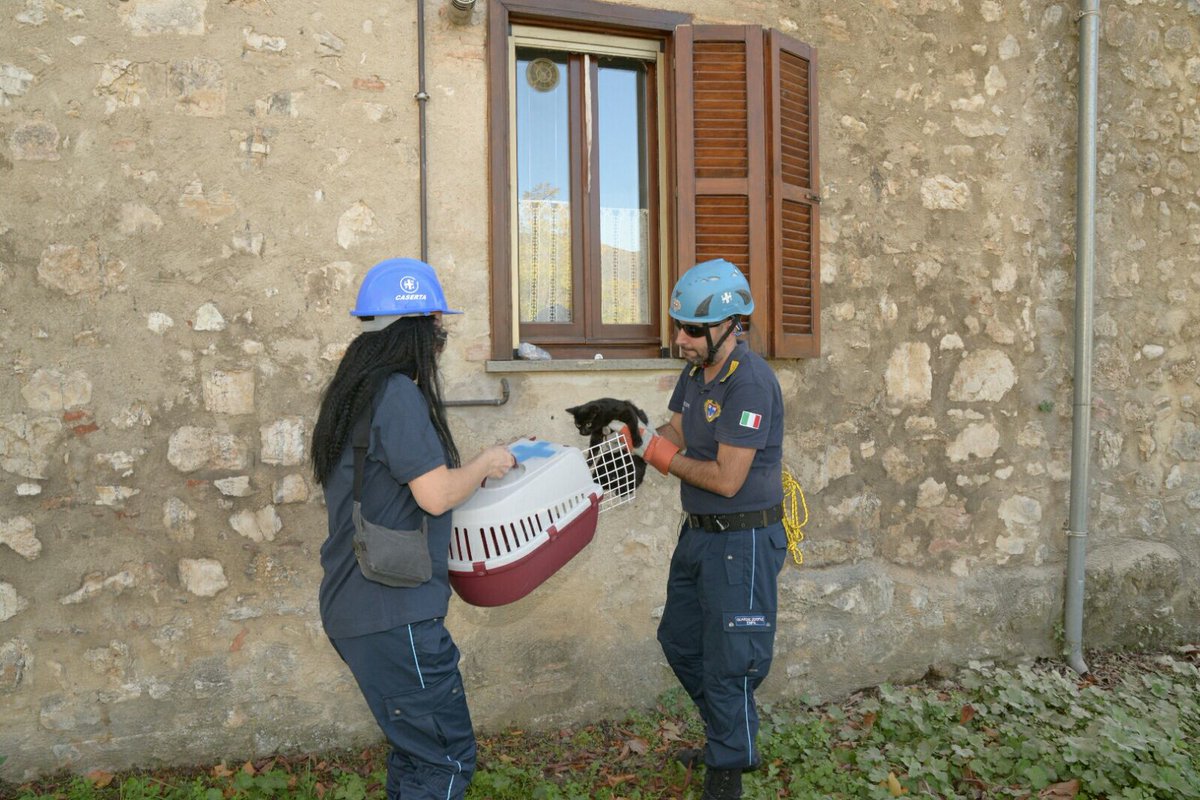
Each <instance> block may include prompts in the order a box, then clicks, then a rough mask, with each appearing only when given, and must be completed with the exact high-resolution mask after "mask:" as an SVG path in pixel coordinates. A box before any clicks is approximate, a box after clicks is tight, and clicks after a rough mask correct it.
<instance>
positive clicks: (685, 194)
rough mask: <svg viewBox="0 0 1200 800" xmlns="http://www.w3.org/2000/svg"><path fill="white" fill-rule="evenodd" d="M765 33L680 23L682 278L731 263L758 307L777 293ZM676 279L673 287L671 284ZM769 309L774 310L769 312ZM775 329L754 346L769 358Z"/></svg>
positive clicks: (755, 330)
mask: <svg viewBox="0 0 1200 800" xmlns="http://www.w3.org/2000/svg"><path fill="white" fill-rule="evenodd" d="M762 49H763V37H762V29H761V28H759V27H758V26H755V25H700V26H691V25H681V26H680V27H679V28H677V29H676V37H675V101H676V106H675V114H676V116H675V132H676V136H675V147H676V153H675V155H676V175H677V181H678V183H677V196H676V212H677V214H678V218H677V224H676V233H677V237H678V238H677V242H676V251H675V252H676V263H675V275H674V276H673V277H674V279H676V280H677V279H678V278H679V275H680V274H682V273H683V272H686V271H687V270H688V269H689V268H690V267H692V266H693V265H694V264H697V263H699V262H701V261H708V260H709V259H713V258H724V259H727V260H729V261H731V262H733V263H734V264H736V265H737V266H738V268H739V269H741V270H742V272H744V273H746V277H747V279H748V280H749V282H750V290H751V292H752V293H753V294H754V298H755V303H756V311H755V314H754V316H753V317H752V318H751V320H752V322H758V321H759V320H767V319H769V317H768V316H760V315H759V312H758V310H757V303H759V302H760V298H766V297H767V296H768V295H769V293H770V280H771V278H770V267H769V264H768V254H767V248H768V244H769V239H768V228H767V223H768V217H767V215H768V207H767V171H766V157H765V155H766V154H765V150H766V147H765V145H766V142H765V138H764V133H765V129H764V127H763V126H764V120H765V107H764V98H763V93H762V85H763V74H762V70H763V50H762ZM673 283H674V281H672V284H673ZM767 308H769V305H768V306H767ZM769 337H770V326H769V325H765V324H754V325H752V326H751V328H750V346H751V347H753V348H754V349H755V350H756V351H757V352H759V353H763V354H769V353H770V347H771V343H770V340H769Z"/></svg>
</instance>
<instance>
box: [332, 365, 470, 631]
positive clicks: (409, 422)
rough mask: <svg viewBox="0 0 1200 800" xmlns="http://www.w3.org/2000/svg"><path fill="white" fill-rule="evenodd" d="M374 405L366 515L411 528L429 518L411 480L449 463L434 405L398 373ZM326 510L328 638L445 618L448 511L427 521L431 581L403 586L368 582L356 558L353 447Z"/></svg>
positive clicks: (382, 522)
mask: <svg viewBox="0 0 1200 800" xmlns="http://www.w3.org/2000/svg"><path fill="white" fill-rule="evenodd" d="M376 401H377V402H376V404H375V413H374V416H373V417H372V420H371V436H370V440H369V442H370V446H369V448H368V450H367V459H366V464H365V466H364V469H363V493H362V513H363V518H364V519H368V520H370V521H371V522H374V523H375V524H377V525H383V526H385V527H388V528H393V529H398V530H399V529H403V530H413V529H416V528H419V527H420V526H421V518H422V517H423V516H428V515H426V514H425V512H424V511H422V510H421V508H420V506H418V505H417V501H416V499H414V498H413V495H412V490H410V489H409V487H408V482H409V481H411V480H412V479H413V478H417V477H420V476H421V475H424V474H425V473H426V472H429V471H430V470H432V469H436V468H437V467H440V466H442V465H444V464H445V463H446V454H445V451H444V450H443V449H442V443H441V440H439V439H438V437H437V432H436V431H435V430H434V428H433V423H431V422H430V421H429V406H428V404H426V402H425V398H424V396H423V395H422V394H421V391H420V390H419V389H418V388H417V386H416V384H414V383H413V382H412V380H410V379H409V378H408V377H407V376H405V375H401V374H399V373H397V374H395V375H392V376H391V377H390V378H389V379H388V380H387V382H386V383H385V384H384V387H383V389H382V391H381V392H380V393H379V395H377V396H376ZM325 505H326V507H327V511H328V515H329V538H328V539H326V540H325V543H324V544H323V545H321V566H322V567H323V568H324V570H325V577H324V578H323V579H322V580H321V592H320V606H321V621H322V623H324V626H325V633H326V634H328V635H329V637H330V638H333V639H337V638H342V637H348V636H363V635H365V634H368V633H378V632H379V631H385V630H389V629H391V628H394V627H396V626H398V625H404V624H407V623H409V622H419V621H421V620H425V619H433V618H434V617H444V616H445V615H446V609H447V607H448V605H449V603H450V579H449V573H448V571H447V566H446V559H447V556H448V554H449V548H450V512H448V511H447V512H446V513H445V514H442V515H441V516H437V517H428V520H429V555H430V558H431V559H432V561H433V577H432V578H430V579H429V580H428V581H427V582H426V583H423V584H422V585H420V586H417V587H414V588H411V589H404V588H396V587H391V586H384V585H383V584H381V583H375V582H373V581H369V580H367V579H366V578H364V577H363V576H362V572H361V571H360V570H359V568H358V562H357V561H356V560H355V558H354V547H353V540H354V522H353V519H352V518H351V511H352V509H353V505H354V447H353V446H352V444H351V443H350V442H349V441H347V442H346V445H345V449H343V450H342V457H341V461H339V462H338V465H337V467H336V468H335V469H334V471H333V472H332V474H330V476H329V479H328V480H327V481H326V483H325Z"/></svg>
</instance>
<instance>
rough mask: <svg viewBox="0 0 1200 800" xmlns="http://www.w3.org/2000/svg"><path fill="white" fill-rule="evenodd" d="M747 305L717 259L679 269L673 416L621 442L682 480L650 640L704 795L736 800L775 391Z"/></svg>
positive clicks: (777, 550) (744, 766)
mask: <svg viewBox="0 0 1200 800" xmlns="http://www.w3.org/2000/svg"><path fill="white" fill-rule="evenodd" d="M753 310H754V299H753V298H752V297H751V295H750V286H749V284H747V282H746V278H745V276H743V274H742V272H741V270H739V269H738V268H737V267H736V266H734V265H733V264H731V263H730V262H728V261H726V260H724V259H716V260H714V261H706V262H704V263H701V264H697V265H696V266H694V267H692V268H691V269H690V270H688V271H687V272H686V273H685V274H684V275H683V277H682V278H680V279H679V282H678V283H677V284H676V285H675V289H674V291H672V293H671V305H670V310H669V313H670V315H671V318H672V319H673V320H674V324H675V328H676V334H675V345H676V346H677V347H678V348H679V352H680V353H681V354H682V355H683V357H684V358H685V359H686V360H687V362H688V363H687V365H686V366H685V367H684V368H683V371H682V372H681V373H680V376H679V380H678V382H677V383H676V385H675V391H674V393H673V394H672V395H671V399H670V401H669V403H668V408H669V409H670V411H671V419H670V421H669V422H667V423H666V424H665V425H662V426H661V427H659V428H658V429H657V430H652V429H650V428H648V427H647V426H641V428H640V433H641V436H642V444H641V446H639V447H636V448H631V449H633V451H634V452H635V453H637V454H638V455H641V456H642V457H643V458H645V459H646V461H647V463H649V464H650V465H652V466H653V467H655V468H656V469H658V470H659V471H660V472H662V473H663V474H664V475H667V474H670V475H675V476H676V477H678V478H679V480H680V500H681V502H682V505H683V510H684V512H685V518H684V520H683V524H682V529H681V530H680V534H679V541H678V543H677V544H676V546H675V552H674V554H673V555H672V557H671V567H670V572H669V575H668V578H667V602H666V606H665V608H664V610H663V617H662V622H661V623H660V625H659V627H658V641H659V643H660V644H661V645H662V649H663V653H664V655H665V656H666V658H667V662H668V663H669V664H670V665H671V669H672V670H674V672H675V676H676V677H677V678H678V679H679V682H680V683H681V684H682V685H683V687H684V689H685V690H687V693H688V694H689V695H691V697H692V700H694V701H695V703H696V706H697V708H699V710H700V716H701V717H702V718H703V720H704V724H705V734H706V738H707V741H706V743H705V746H704V750H703V751H702V752H698V751H695V750H685V751H683V752H682V753H680V754H679V756H678V757H679V759H680V760H681V761H683V762H684V763H686V764H688V765H689V766H690V765H694V764H697V763H698V762H699V761H700V759H701V757H702V758H703V763H704V764H705V765H706V767H707V770H706V774H705V780H704V795H703V800H737V798H740V797H741V796H742V772H745V771H749V770H753V769H755V768H756V767H757V766H758V765H759V762H760V758H759V755H758V750H757V746H756V742H755V738H756V735H757V733H758V712H757V710H756V708H755V704H754V690H755V689H756V688H757V687H758V685H759V684H760V683H762V681H763V679H764V678H766V676H767V672H768V670H769V669H770V667H771V659H772V654H773V652H774V644H775V612H776V607H777V605H778V594H777V579H778V575H779V572H780V570H781V569H782V568H783V562H784V555H785V553H786V552H787V535H786V534H785V532H784V529H783V524H782V522H781V519H782V508H781V506H782V501H783V482H782V473H781V470H782V445H783V396H782V393H781V391H780V389H779V381H778V379H777V378H776V377H775V373H774V372H772V370H771V368H770V367H769V366H768V365H767V363H766V361H764V360H763V359H762V358H761V357H760V356H759V355H758V354H756V353H754V352H752V351H751V350H750V349H749V348H748V347H747V346H746V343H745V342H743V341H740V340H739V338H738V336H739V335H740V334H741V332H742V328H741V318H742V317H744V316H748V315H749V314H750V313H751V312H752V311H753Z"/></svg>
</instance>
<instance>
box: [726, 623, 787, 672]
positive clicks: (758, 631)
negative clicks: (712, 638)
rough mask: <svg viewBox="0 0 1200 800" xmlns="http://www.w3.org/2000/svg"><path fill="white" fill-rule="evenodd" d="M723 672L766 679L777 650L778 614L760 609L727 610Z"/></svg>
mask: <svg viewBox="0 0 1200 800" xmlns="http://www.w3.org/2000/svg"><path fill="white" fill-rule="evenodd" d="M722 619H723V624H722V628H723V630H724V632H725V637H724V647H723V653H724V658H723V661H724V662H725V663H724V664H723V665H722V667H723V670H722V671H723V673H724V674H725V675H727V676H741V675H745V676H748V677H751V678H754V677H758V678H764V677H766V675H767V672H768V671H769V670H770V669H771V661H772V658H773V656H774V651H775V615H774V614H766V613H763V612H761V611H735V612H726V613H725V614H724V615H723V617H722Z"/></svg>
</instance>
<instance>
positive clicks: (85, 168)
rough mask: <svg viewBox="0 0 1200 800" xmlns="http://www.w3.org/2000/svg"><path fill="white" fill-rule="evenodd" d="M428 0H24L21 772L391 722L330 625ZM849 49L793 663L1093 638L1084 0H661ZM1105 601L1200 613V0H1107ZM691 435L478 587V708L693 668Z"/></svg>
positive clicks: (615, 695)
mask: <svg viewBox="0 0 1200 800" xmlns="http://www.w3.org/2000/svg"><path fill="white" fill-rule="evenodd" d="M414 5H415V4H412V3H409V2H401V3H390V4H380V3H368V2H361V1H360V0H344V2H340V3H337V4H332V3H325V4H320V3H313V2H307V3H271V2H267V0H228V1H227V2H220V3H217V2H209V0H122V1H121V2H115V1H110V2H103V3H97V2H85V1H84V0H78V2H75V3H70V2H67V3H60V2H57V0H15V1H14V2H10V3H7V4H5V7H4V9H3V11H2V12H0V351H2V352H3V356H4V360H5V362H6V363H7V364H9V365H10V367H9V372H8V374H9V375H10V379H9V380H7V381H5V382H4V383H3V384H2V385H0V493H2V495H3V497H4V498H5V499H4V501H3V503H2V504H0V718H2V719H3V720H4V724H3V725H2V726H0V756H6V757H7V759H8V760H7V762H6V763H5V764H4V766H3V767H2V768H0V777H6V778H10V779H20V778H23V777H28V776H31V775H33V774H36V773H38V772H43V771H47V770H52V769H56V768H69V769H74V770H86V769H91V768H99V767H107V768H112V767H122V766H128V765H133V764H138V765H148V764H153V763H156V762H194V761H200V760H204V759H209V758H220V757H242V756H247V755H249V754H252V753H264V752H270V751H273V750H277V749H285V750H290V749H299V748H321V747H330V746H344V745H350V744H354V743H359V742H363V741H368V740H373V739H374V738H375V737H376V735H377V734H376V731H375V728H374V725H373V723H372V722H371V720H370V719H369V717H368V715H367V713H366V710H365V707H364V706H363V704H362V701H361V700H360V699H359V696H358V693H357V690H356V689H355V687H354V684H353V681H352V679H351V678H350V676H349V673H348V672H347V671H346V670H345V668H344V667H343V666H342V665H341V663H340V662H339V660H338V659H337V657H336V655H335V654H334V653H333V652H332V650H331V649H330V648H329V646H328V644H327V643H326V641H325V639H324V636H323V634H322V632H321V630H320V623H319V620H318V617H317V611H316V602H315V600H316V587H317V584H318V581H319V575H320V569H319V566H318V563H317V551H318V548H319V546H320V544H321V541H322V539H323V536H324V510H323V506H322V504H321V499H320V492H319V488H317V487H316V486H314V484H313V482H312V480H311V476H310V474H309V470H308V468H307V465H306V463H305V451H306V447H307V444H308V431H309V430H310V428H311V425H312V422H313V418H314V412H315V409H316V406H317V403H318V397H319V392H320V389H321V387H322V386H323V385H324V382H325V381H326V380H327V379H328V377H329V376H330V375H331V373H332V369H333V367H334V365H335V364H336V362H337V359H338V358H339V356H340V353H341V352H342V349H343V348H344V347H345V345H346V343H347V342H348V341H349V340H350V339H351V338H352V337H353V335H354V332H355V331H354V326H353V325H352V324H351V321H350V319H349V318H348V317H347V315H346V311H347V309H348V308H350V307H351V306H352V304H353V298H354V291H355V288H356V285H357V281H358V280H359V278H360V277H361V276H362V274H363V273H364V272H365V270H366V269H367V268H368V267H369V266H370V265H371V264H372V263H374V262H375V261H378V260H379V259H381V258H384V257H388V256H393V255H413V254H416V253H417V252H418V248H419V241H418V204H417V196H418V149H417V147H418V146H417V109H416V103H415V102H414V100H413V95H414V94H415V92H416V89H417V77H416V76H417V61H416V46H415V42H416V19H415V12H414V8H413V6H414ZM447 5H448V3H446V2H443V0H428V3H427V25H426V27H427V37H428V42H427V63H428V76H429V77H428V90H429V92H430V95H431V98H432V99H431V100H430V102H429V113H428V115H429V126H430V134H431V135H430V153H429V174H430V186H431V195H430V197H431V202H430V230H431V241H430V260H431V261H432V262H433V263H434V264H435V265H436V266H437V267H438V269H439V270H440V271H441V273H442V274H443V276H444V277H445V279H446V280H445V282H446V284H447V287H448V293H449V294H450V295H451V301H452V302H453V303H454V304H455V305H457V306H459V307H463V308H465V309H466V310H467V312H468V313H467V314H466V315H464V317H462V318H460V319H456V320H455V321H454V323H453V337H452V339H451V343H450V346H449V348H448V350H447V352H446V355H445V358H444V371H445V375H446V380H447V385H448V394H449V395H450V396H451V397H452V398H455V399H467V398H478V397H485V398H486V397H497V396H498V395H499V388H498V376H497V375H496V374H494V373H487V372H485V365H484V362H485V360H486V358H487V355H488V353H489V341H488V309H487V304H486V303H487V300H486V297H487V291H486V289H485V287H486V285H487V264H488V260H487V232H486V221H487V216H488V207H487V194H486V185H487V171H486V158H487V148H488V140H487V135H486V128H485V124H486V121H485V119H484V116H483V114H482V113H481V112H480V109H482V108H484V107H485V97H486V84H487V82H486V67H485V62H484V48H485V39H484V35H485V25H484V15H485V13H486V12H485V9H484V8H483V7H482V6H483V5H484V4H483V3H482V2H481V3H480V6H481V7H480V8H479V9H477V10H476V11H475V13H474V16H473V18H472V19H471V20H470V21H469V23H467V24H457V23H455V22H454V21H453V20H451V19H450V18H449V17H448V15H447V8H446V7H447ZM658 7H660V8H666V9H672V10H681V11H692V12H694V13H695V14H696V18H697V21H701V22H746V23H756V24H762V25H765V26H770V27H774V28H777V29H780V30H783V31H785V32H787V33H789V34H792V35H793V36H795V37H797V38H799V39H801V40H803V41H806V42H808V43H810V44H812V45H814V46H816V47H817V48H818V50H819V54H820V90H821V97H820V102H821V105H820V124H821V139H820V140H821V178H822V194H823V197H824V203H823V206H822V215H823V227H822V255H823V262H822V263H823V283H824V286H823V294H822V297H823V309H822V324H823V329H824V331H823V345H824V346H823V354H822V357H821V358H820V359H818V360H812V361H804V362H778V363H776V364H775V365H774V366H775V367H776V369H777V371H778V373H779V376H780V380H781V382H782V384H783V387H784V392H785V396H786V398H787V417H788V435H787V439H786V447H787V459H788V461H789V463H790V464H791V465H792V467H793V469H794V470H795V471H796V473H797V475H798V476H799V477H800V479H801V481H802V483H803V485H804V488H805V490H806V492H807V499H808V505H809V508H810V510H811V521H810V522H809V524H808V525H807V527H806V529H805V530H806V533H807V543H806V551H805V553H806V556H805V563H804V566H803V567H799V568H797V567H794V566H789V567H788V568H787V570H786V571H785V573H784V575H783V578H782V588H781V595H782V597H781V602H782V614H781V625H780V634H779V641H778V653H777V658H776V663H775V667H774V671H773V673H772V675H771V677H770V679H769V680H768V683H767V685H766V687H765V692H766V693H767V695H768V696H782V695H794V694H799V693H806V694H808V695H811V696H814V697H818V698H820V697H825V698H832V697H836V696H838V695H840V694H844V693H846V692H849V691H852V690H854V689H856V688H859V687H861V686H865V685H871V684H874V683H877V682H879V681H883V680H892V681H903V680H908V679H914V678H918V677H920V676H921V675H923V674H924V673H926V671H927V670H929V669H930V668H931V667H932V668H935V669H939V670H948V669H952V668H953V667H954V666H955V665H959V664H964V663H966V662H968V661H970V660H973V659H997V660H1013V659H1019V658H1023V657H1030V656H1053V655H1055V654H1056V653H1057V652H1058V651H1059V648H1060V646H1061V633H1060V631H1061V624H1060V620H1061V618H1062V597H1063V584H1064V580H1063V573H1064V555H1065V535H1064V526H1065V521H1066V515H1067V502H1068V491H1069V486H1068V478H1069V460H1070V458H1069V453H1070V445H1071V442H1070V436H1071V412H1072V409H1071V403H1072V396H1071V387H1072V376H1071V358H1072V352H1071V351H1072V325H1073V313H1074V309H1073V305H1074V302H1073V297H1074V259H1073V253H1072V250H1073V245H1074V230H1073V229H1074V181H1075V176H1074V158H1075V155H1074V136H1075V110H1074V109H1075V105H1076V103H1075V92H1076V89H1075V79H1076V73H1077V52H1076V24H1075V13H1076V11H1075V8H1074V6H1072V5H1070V4H1064V3H1049V2H1029V1H1028V0H1026V1H1024V2H1011V3H1008V2H1004V3H1002V2H998V0H883V1H882V2H878V3H820V2H815V0H792V1H791V2H775V1H774V0H765V1H764V0H727V1H724V0H723V1H722V2H716V0H695V2H693V1H692V0H662V1H661V2H660V3H658ZM1102 25H1103V27H1102V31H1103V33H1102V45H1101V53H1100V58H1101V76H1100V120H1101V123H1100V132H1099V146H1100V176H1099V180H1100V184H1099V185H1100V198H1099V209H1098V213H1099V219H1098V231H1099V259H1098V263H1097V284H1098V286H1097V289H1098V291H1097V303H1096V331H1095V332H1096V374H1095V377H1094V386H1095V390H1096V399H1095V404H1094V406H1095V408H1094V417H1093V420H1094V438H1093V466H1094V470H1093V479H1092V495H1091V518H1090V519H1091V537H1090V540H1089V548H1090V557H1089V570H1090V573H1089V583H1088V617H1087V620H1088V621H1087V626H1086V631H1085V634H1086V635H1085V642H1086V644H1087V645H1088V646H1089V647H1091V646H1106V647H1111V646H1120V645H1145V646H1153V645H1160V644H1169V643H1171V642H1174V641H1178V640H1182V639H1185V638H1187V637H1193V639H1194V637H1195V636H1196V635H1197V634H1198V633H1200V590H1197V588H1196V586H1197V585H1200V584H1198V582H1197V580H1196V578H1197V571H1198V568H1200V523H1198V522H1197V512H1198V511H1200V419H1198V414H1197V411H1198V408H1197V400H1198V398H1200V385H1198V376H1200V372H1198V366H1197V360H1196V358H1197V357H1196V349H1197V344H1198V342H1200V316H1198V314H1197V311H1196V309H1197V308H1200V304H1198V299H1200V268H1198V267H1200V247H1198V245H1200V194H1198V192H1197V187H1198V185H1200V156H1198V152H1200V106H1198V104H1197V96H1198V95H1200V3H1198V2H1197V0H1124V1H1123V2H1110V3H1105V4H1104V9H1103V22H1102ZM506 377H507V378H508V380H509V381H510V383H511V386H512V395H511V399H510V401H509V402H508V403H507V404H505V405H503V406H499V407H485V408H461V409H454V410H453V412H452V419H451V422H452V425H453V427H454V430H455V434H456V438H457V439H458V441H459V444H460V446H461V447H462V449H463V451H464V453H466V454H468V455H470V454H473V453H474V452H476V451H477V450H478V449H480V448H482V447H484V446H486V445H489V444H492V443H495V442H498V441H507V440H510V439H512V438H514V437H516V436H519V435H521V434H526V433H534V434H536V435H538V436H540V437H542V438H545V439H551V440H555V441H563V442H566V443H577V444H579V443H581V441H580V440H579V439H578V437H577V435H576V434H575V432H574V430H573V428H572V427H571V426H570V424H569V420H568V419H567V418H566V416H565V415H564V413H563V409H564V408H565V407H566V406H568V405H573V404H574V403H576V402H579V401H581V400H586V399H589V398H591V397H595V396H600V395H616V396H622V397H629V398H631V399H633V400H634V401H635V402H637V403H639V404H640V405H643V406H644V407H646V408H648V409H651V410H654V409H658V411H657V412H653V413H655V414H656V415H657V416H660V417H661V415H662V414H663V413H665V412H664V409H665V403H666V397H667V395H668V392H669V389H670V386H671V384H672V382H673V370H672V369H671V368H666V369H664V370H662V371H659V372H653V371H651V372H636V371H615V372H539V373H532V372H531V373H510V374H507V375H506ZM677 509H678V501H677V499H676V494H675V485H674V482H673V480H671V481H668V480H664V479H661V478H659V477H658V476H657V475H654V474H652V475H651V476H650V478H649V479H648V481H647V483H646V484H645V485H644V486H643V488H642V490H640V492H639V495H638V498H637V501H636V502H635V503H634V504H632V505H631V506H626V507H624V508H621V509H617V510H615V511H613V512H611V513H607V514H606V515H605V516H604V517H603V518H602V519H601V524H600V529H599V531H598V533H597V535H596V540H595V541H594V542H593V543H592V545H591V546H590V547H589V548H588V549H587V550H585V551H584V552H583V553H582V554H581V555H580V556H579V557H578V558H577V559H575V561H573V562H572V563H571V564H570V565H568V567H567V568H566V569H564V570H562V571H561V572H560V573H559V574H558V575H556V576H555V577H554V578H553V580H552V581H550V582H549V583H547V584H546V585H545V586H543V587H542V588H541V589H540V590H539V591H538V592H536V593H534V595H532V596H530V597H529V598H527V599H525V600H522V601H520V602H519V603H516V604H514V605H511V606H506V607H502V608H496V609H479V608H473V607H469V606H466V605H464V604H461V603H456V605H455V606H454V608H453V609H452V612H451V619H450V627H451V629H452V631H453V632H454V634H455V636H456V639H457V640H458V641H459V643H460V646H461V647H462V650H463V652H464V662H463V665H464V671H465V674H466V678H467V681H468V691H469V692H470V695H471V699H472V708H473V712H474V715H475V719H476V722H477V724H478V725H479V726H480V727H481V728H484V729H489V728H490V729H494V728H496V727H498V726H501V725H504V724H507V723H519V724H521V725H528V726H546V725H553V724H559V723H565V722H578V721H582V720H585V719H593V718H595V717H598V716H600V715H603V714H607V713H615V712H617V711H619V710H621V709H625V708H628V707H630V706H635V705H640V704H648V703H650V702H651V701H652V699H653V698H654V697H655V695H656V694H657V693H658V692H660V691H662V690H663V689H665V688H667V687H669V686H671V685H673V679H672V678H671V676H670V674H669V671H668V670H667V668H666V667H665V665H664V663H663V661H662V658H661V654H660V653H659V651H658V647H657V644H656V643H655V642H654V629H655V626H656V622H657V615H658V613H659V612H660V609H661V605H662V602H663V594H664V577H665V572H666V565H667V560H668V557H669V554H670V550H671V546H672V539H673V537H674V535H675V523H676V520H677Z"/></svg>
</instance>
